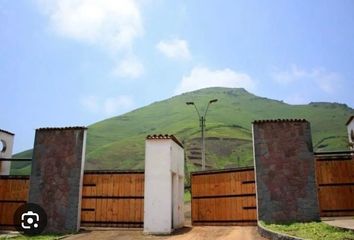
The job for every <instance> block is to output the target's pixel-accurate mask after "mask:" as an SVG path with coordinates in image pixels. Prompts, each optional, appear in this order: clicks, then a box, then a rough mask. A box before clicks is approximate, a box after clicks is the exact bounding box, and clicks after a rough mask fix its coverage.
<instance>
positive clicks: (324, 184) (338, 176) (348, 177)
mask: <svg viewBox="0 0 354 240" xmlns="http://www.w3.org/2000/svg"><path fill="white" fill-rule="evenodd" d="M315 156H316V170H317V184H318V198H319V203H320V211H321V216H322V217H330V216H353V215H354V156H353V155H351V152H327V153H317V154H316V155H315Z"/></svg>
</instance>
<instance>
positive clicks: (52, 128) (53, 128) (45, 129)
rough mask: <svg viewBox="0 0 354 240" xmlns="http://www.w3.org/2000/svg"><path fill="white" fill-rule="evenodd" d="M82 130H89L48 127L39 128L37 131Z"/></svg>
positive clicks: (76, 127) (78, 127)
mask: <svg viewBox="0 0 354 240" xmlns="http://www.w3.org/2000/svg"><path fill="white" fill-rule="evenodd" d="M80 129H87V127H80V126H75V127H47V128H38V129H36V130H37V131H56V130H80Z"/></svg>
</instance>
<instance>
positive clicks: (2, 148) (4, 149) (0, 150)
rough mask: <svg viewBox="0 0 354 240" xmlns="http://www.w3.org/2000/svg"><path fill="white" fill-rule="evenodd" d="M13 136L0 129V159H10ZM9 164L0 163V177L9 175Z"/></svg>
mask: <svg viewBox="0 0 354 240" xmlns="http://www.w3.org/2000/svg"><path fill="white" fill-rule="evenodd" d="M14 137H15V134H13V133H10V132H8V131H5V130H2V129H0V158H11V157H12V148H13V145H14ZM10 170H11V162H10V161H0V175H10Z"/></svg>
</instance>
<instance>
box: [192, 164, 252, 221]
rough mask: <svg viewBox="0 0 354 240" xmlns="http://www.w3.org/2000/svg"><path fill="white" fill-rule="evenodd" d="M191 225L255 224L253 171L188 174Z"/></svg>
mask: <svg viewBox="0 0 354 240" xmlns="http://www.w3.org/2000/svg"><path fill="white" fill-rule="evenodd" d="M191 192H192V224H193V225H256V223H257V215H256V190H255V179H254V169H253V167H251V168H239V169H232V170H221V171H220V170H219V171H204V172H194V173H192V174H191Z"/></svg>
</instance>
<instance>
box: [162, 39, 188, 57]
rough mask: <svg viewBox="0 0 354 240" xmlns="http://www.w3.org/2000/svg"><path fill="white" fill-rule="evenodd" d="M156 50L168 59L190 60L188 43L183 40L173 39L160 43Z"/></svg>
mask: <svg viewBox="0 0 354 240" xmlns="http://www.w3.org/2000/svg"><path fill="white" fill-rule="evenodd" d="M156 48H157V49H158V50H159V51H160V52H161V53H163V54H164V55H165V56H167V57H168V58H172V59H181V60H188V59H190V58H191V54H190V51H189V48H188V43H187V41H185V40H182V39H177V38H176V39H171V40H163V41H160V42H159V43H158V44H157V45H156Z"/></svg>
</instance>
